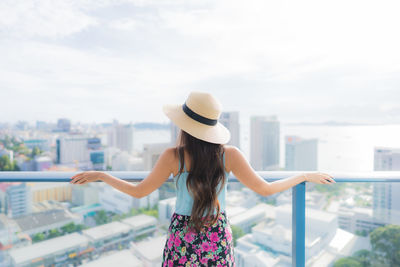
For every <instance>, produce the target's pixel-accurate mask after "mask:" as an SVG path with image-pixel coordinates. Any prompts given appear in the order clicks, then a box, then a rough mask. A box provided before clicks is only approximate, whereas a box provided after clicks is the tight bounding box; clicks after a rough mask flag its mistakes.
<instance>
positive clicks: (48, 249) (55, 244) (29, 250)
mask: <svg viewBox="0 0 400 267" xmlns="http://www.w3.org/2000/svg"><path fill="white" fill-rule="evenodd" d="M88 243H89V240H88V238H87V237H85V236H83V235H81V234H78V233H72V234H68V235H65V236H60V237H55V238H52V239H49V240H45V241H41V242H38V243H35V244H32V245H29V246H26V247H20V248H15V249H12V250H10V251H9V254H10V256H11V258H12V259H13V260H14V262H15V263H16V264H17V265H18V264H22V263H24V262H27V261H31V260H34V259H36V258H40V257H44V256H46V255H50V254H54V253H55V254H57V253H60V252H65V250H67V249H70V248H75V247H78V246H87V245H88Z"/></svg>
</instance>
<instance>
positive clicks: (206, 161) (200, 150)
mask: <svg viewBox="0 0 400 267" xmlns="http://www.w3.org/2000/svg"><path fill="white" fill-rule="evenodd" d="M184 151H187V153H188V155H189V159H190V171H189V174H188V176H187V180H186V186H187V189H188V192H189V194H190V193H191V194H192V197H193V207H192V213H191V216H190V217H191V223H192V226H193V227H194V228H195V230H197V232H199V231H203V230H204V227H208V226H210V225H213V224H214V223H215V222H216V221H217V219H218V217H219V215H220V209H221V208H220V205H219V201H218V194H219V192H220V191H221V190H222V188H223V186H224V185H225V181H226V177H225V167H224V163H223V160H222V153H223V151H224V147H223V145H221V144H214V143H209V142H207V141H203V140H200V139H198V138H196V137H194V136H192V135H190V134H188V133H187V132H185V131H182V130H180V133H179V138H178V143H177V147H176V153H177V157H178V158H179V161H180V163H181V164H180V169H179V172H178V174H179V177H180V174H181V173H182V172H183V165H184V162H185V159H184ZM179 177H178V179H179ZM178 179H177V180H176V182H178ZM221 182H222V183H221ZM220 183H221V186H220V188H219V190H218V192H217V186H218V184H220ZM214 208H216V209H217V214H216V215H215V216H214V214H213V213H214ZM204 214H205V217H203V215H204Z"/></svg>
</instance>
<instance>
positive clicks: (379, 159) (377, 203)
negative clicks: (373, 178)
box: [373, 147, 400, 224]
mask: <svg viewBox="0 0 400 267" xmlns="http://www.w3.org/2000/svg"><path fill="white" fill-rule="evenodd" d="M374 170H375V171H399V170H400V149H399V148H397V149H394V148H387V147H375V150H374ZM373 209H374V212H373V215H374V217H375V218H376V219H379V220H381V221H384V222H386V223H395V224H400V184H399V183H386V182H385V183H383V182H382V183H374V185H373Z"/></svg>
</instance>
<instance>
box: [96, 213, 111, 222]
mask: <svg viewBox="0 0 400 267" xmlns="http://www.w3.org/2000/svg"><path fill="white" fill-rule="evenodd" d="M94 220H95V221H96V224H97V225H101V224H105V223H108V222H110V221H111V218H110V217H109V216H108V215H107V213H106V211H105V210H99V211H98V212H97V213H96V215H95V216H94Z"/></svg>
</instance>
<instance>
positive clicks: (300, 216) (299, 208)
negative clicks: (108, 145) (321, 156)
mask: <svg viewBox="0 0 400 267" xmlns="http://www.w3.org/2000/svg"><path fill="white" fill-rule="evenodd" d="M79 172H80V171H79ZM79 172H0V182H69V181H70V177H72V176H73V175H75V174H77V173H79ZM108 173H110V174H112V175H114V176H115V177H118V178H120V179H123V180H126V181H130V182H140V181H141V180H143V179H144V178H145V177H146V176H147V175H148V173H149V172H144V171H141V172H128V171H110V172H108ZM298 173H299V172H294V171H259V172H258V174H259V175H260V176H261V177H262V178H263V179H265V180H266V181H269V182H272V181H276V180H280V179H283V178H286V177H289V176H292V175H295V174H298ZM329 174H330V175H332V176H333V177H334V179H335V181H336V182H338V183H342V182H351V183H353V182H374V183H375V182H390V183H399V182H400V171H376V172H329ZM167 181H168V182H172V181H173V180H172V176H171V177H170V178H169V179H168V180H167ZM228 181H229V182H239V181H238V180H237V178H236V177H234V176H233V175H230V176H229V177H228ZM97 182H100V181H97ZM326 186H329V185H326ZM292 190H293V194H292V265H293V266H296V267H301V266H305V234H306V233H305V223H306V222H305V218H306V216H305V212H306V205H305V203H306V186H305V183H301V184H299V185H297V186H295V187H293V189H292Z"/></svg>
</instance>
